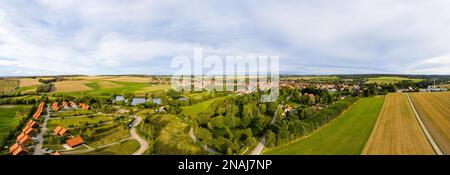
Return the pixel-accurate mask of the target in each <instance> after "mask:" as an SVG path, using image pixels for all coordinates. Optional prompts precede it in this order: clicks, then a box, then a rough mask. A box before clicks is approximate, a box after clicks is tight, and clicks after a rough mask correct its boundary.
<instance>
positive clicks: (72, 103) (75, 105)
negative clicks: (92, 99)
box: [69, 101, 78, 108]
mask: <svg viewBox="0 0 450 175" xmlns="http://www.w3.org/2000/svg"><path fill="white" fill-rule="evenodd" d="M69 105H70V107H71V108H78V105H77V104H76V103H75V102H73V101H71V102H69Z"/></svg>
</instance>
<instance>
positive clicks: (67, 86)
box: [53, 81, 92, 92]
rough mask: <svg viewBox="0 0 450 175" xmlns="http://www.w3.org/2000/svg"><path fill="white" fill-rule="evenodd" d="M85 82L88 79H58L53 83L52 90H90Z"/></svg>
mask: <svg viewBox="0 0 450 175" xmlns="http://www.w3.org/2000/svg"><path fill="white" fill-rule="evenodd" d="M85 83H89V81H59V82H56V83H55V89H54V90H53V92H76V91H88V90H92V89H91V88H90V87H89V86H86V85H85Z"/></svg>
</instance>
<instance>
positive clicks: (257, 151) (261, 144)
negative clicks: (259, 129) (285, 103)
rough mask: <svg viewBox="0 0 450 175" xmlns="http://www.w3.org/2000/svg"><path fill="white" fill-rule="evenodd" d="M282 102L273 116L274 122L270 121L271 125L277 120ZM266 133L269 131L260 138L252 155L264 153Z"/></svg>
mask: <svg viewBox="0 0 450 175" xmlns="http://www.w3.org/2000/svg"><path fill="white" fill-rule="evenodd" d="M281 106H282V105H281V104H280V105H278V107H277V110H276V111H275V115H274V116H273V119H272V122H271V123H270V125H273V124H274V123H275V121H277V114H278V110H280V108H281ZM266 135H267V133H265V134H264V136H262V137H261V140H259V143H258V146H256V147H255V149H253V151H252V152H251V153H250V155H260V154H261V153H262V151H263V150H264V146H265V145H266Z"/></svg>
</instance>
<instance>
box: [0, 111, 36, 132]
mask: <svg viewBox="0 0 450 175" xmlns="http://www.w3.org/2000/svg"><path fill="white" fill-rule="evenodd" d="M30 110H31V106H27V105H2V106H0V135H5V134H7V133H9V132H10V131H11V130H14V129H15V128H17V126H19V125H20V122H21V121H20V120H21V119H20V117H22V118H23V119H22V120H25V117H26V115H27V114H29V113H30Z"/></svg>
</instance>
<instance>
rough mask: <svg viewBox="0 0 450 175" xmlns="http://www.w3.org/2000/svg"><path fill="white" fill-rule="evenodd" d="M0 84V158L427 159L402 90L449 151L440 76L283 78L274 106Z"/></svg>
mask: <svg viewBox="0 0 450 175" xmlns="http://www.w3.org/2000/svg"><path fill="white" fill-rule="evenodd" d="M386 77H388V78H390V79H391V80H392V81H391V80H386V79H388V78H386ZM239 78H241V79H245V77H239ZM394 79H395V80H394ZM223 80H227V79H226V78H225V79H223ZM373 80H379V81H378V82H374V81H373ZM381 80H383V81H384V83H381V82H380V81H381ZM419 80H420V81H419ZM2 81H4V82H8V83H9V84H8V83H4V84H3V85H4V86H5V87H4V89H7V88H9V89H10V90H8V91H9V92H8V93H7V94H2V95H1V97H0V114H2V115H1V117H2V118H1V120H0V126H1V127H0V129H1V133H2V137H1V138H2V139H1V140H0V141H1V142H0V144H1V150H0V153H1V154H6V155H248V154H268V155H285V154H289V155H358V154H435V152H434V150H433V148H431V146H430V143H429V142H428V140H427V138H426V137H425V136H424V133H423V131H422V129H421V128H420V126H419V124H418V122H417V121H416V119H415V117H414V114H413V113H412V112H411V109H412V108H411V106H410V105H409V104H408V101H407V100H406V99H407V98H406V97H405V95H404V94H406V93H409V94H410V96H411V99H412V102H413V104H414V107H415V108H416V110H417V111H418V113H419V114H420V117H421V118H423V121H424V123H425V125H426V127H427V128H428V130H429V131H430V133H431V135H432V136H433V138H434V139H435V141H436V143H437V144H438V145H439V147H440V148H441V149H442V150H443V152H444V153H445V154H448V152H447V151H446V146H448V140H447V139H448V125H447V122H448V115H447V114H448V109H449V108H448V105H449V104H448V101H449V100H448V98H449V97H448V92H442V91H448V89H447V88H445V87H442V85H445V84H448V83H449V81H450V78H449V77H445V76H442V77H441V76H437V77H436V76H434V77H429V78H427V77H426V76H419V77H414V76H409V75H408V76H404V77H400V78H399V77H398V76H397V75H396V76H388V75H383V76H378V77H377V76H373V75H357V76H356V75H332V76H283V77H281V81H280V88H281V89H280V96H279V97H278V99H277V100H276V101H274V102H260V100H259V99H260V97H261V95H263V94H264V91H251V90H247V91H242V92H239V91H233V92H227V91H226V92H220V91H207V90H201V91H198V92H197V91H193V92H191V91H182V92H177V91H174V90H173V89H172V88H171V85H170V76H151V75H149V76H142V75H140V76H132V75H127V76H117V75H115V76H106V75H103V76H54V77H50V76H47V77H18V78H14V77H10V78H7V79H3V80H2ZM12 82H15V83H12ZM6 86H8V87H6ZM262 86H264V84H262ZM2 88H3V87H2ZM419 91H421V92H419ZM436 91H439V92H436ZM405 100H406V101H405ZM380 123H381V124H380ZM355 131H358V132H355ZM410 142H414V143H416V144H408V143H410ZM380 145H384V146H386V145H389V146H387V147H383V146H380Z"/></svg>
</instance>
